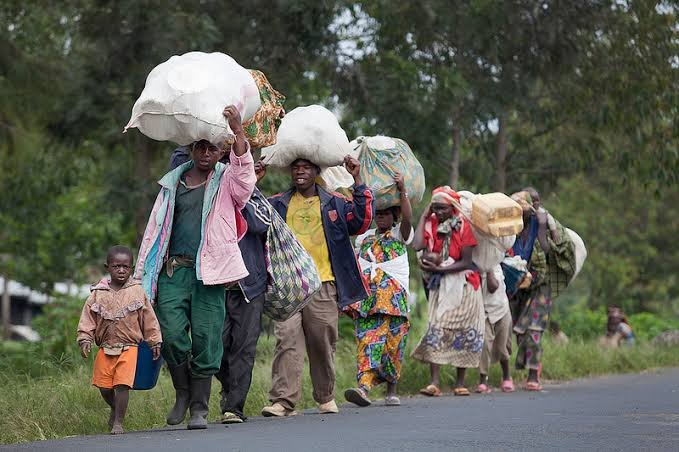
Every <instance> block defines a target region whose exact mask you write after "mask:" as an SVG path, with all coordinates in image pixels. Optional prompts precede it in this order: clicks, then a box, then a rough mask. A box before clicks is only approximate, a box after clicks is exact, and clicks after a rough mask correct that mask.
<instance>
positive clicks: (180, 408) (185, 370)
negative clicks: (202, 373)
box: [167, 362, 191, 425]
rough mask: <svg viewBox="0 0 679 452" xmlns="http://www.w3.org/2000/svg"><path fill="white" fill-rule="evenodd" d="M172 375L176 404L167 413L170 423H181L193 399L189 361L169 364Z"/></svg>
mask: <svg viewBox="0 0 679 452" xmlns="http://www.w3.org/2000/svg"><path fill="white" fill-rule="evenodd" d="M167 368H168V369H169V370H170V376H171V377H172V385H173V386H174V390H175V401H174V406H173V407H172V409H171V410H170V412H169V413H168V414H167V423H168V425H177V424H181V423H182V422H183V421H184V417H185V416H186V410H188V409H189V401H190V400H191V371H190V370H189V363H188V362H185V363H182V364H179V365H178V366H171V365H170V364H168V365H167Z"/></svg>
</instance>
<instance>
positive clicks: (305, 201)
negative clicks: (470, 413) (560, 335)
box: [78, 106, 558, 433]
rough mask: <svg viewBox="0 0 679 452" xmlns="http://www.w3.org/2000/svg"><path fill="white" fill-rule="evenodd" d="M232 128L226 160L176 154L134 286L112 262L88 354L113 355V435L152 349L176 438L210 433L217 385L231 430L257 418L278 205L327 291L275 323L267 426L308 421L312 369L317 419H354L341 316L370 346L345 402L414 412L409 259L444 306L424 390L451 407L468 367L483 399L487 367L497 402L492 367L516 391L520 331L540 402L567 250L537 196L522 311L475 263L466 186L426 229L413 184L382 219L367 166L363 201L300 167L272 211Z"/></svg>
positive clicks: (529, 198)
mask: <svg viewBox="0 0 679 452" xmlns="http://www.w3.org/2000/svg"><path fill="white" fill-rule="evenodd" d="M224 116H225V117H226V119H227V121H228V123H229V126H230V128H231V130H232V131H233V133H234V135H235V141H234V143H233V144H232V145H231V146H230V148H229V149H225V148H222V147H218V146H215V145H213V144H211V143H210V142H208V141H207V140H202V141H198V142H195V143H193V144H192V145H190V146H188V147H184V148H181V149H179V150H177V151H175V154H173V157H172V162H171V166H172V168H171V171H170V172H169V173H167V174H166V175H165V176H164V177H163V178H162V179H161V180H160V186H161V189H160V192H159V194H158V197H157V199H156V201H155V204H154V206H153V208H152V211H151V214H150V217H149V221H148V224H147V227H146V230H145V233H144V237H143V239H142V242H141V247H140V250H139V253H138V259H137V263H136V267H135V271H134V274H132V267H133V259H132V253H131V251H130V250H129V249H127V248H124V247H119V246H118V247H113V248H111V250H110V251H109V253H108V256H107V269H108V271H109V272H110V275H111V278H110V280H109V279H105V280H102V282H100V283H99V285H98V286H97V287H95V290H93V291H92V294H91V296H90V298H89V299H88V301H87V302H86V304H85V306H84V308H83V313H82V318H81V322H80V324H79V327H78V343H79V345H80V347H81V349H82V351H83V356H86V355H87V354H88V353H89V352H90V350H91V345H92V344H93V343H96V344H97V345H98V346H99V347H100V350H99V352H98V355H97V357H96V360H95V368H94V376H93V380H92V381H93V384H94V385H95V386H97V387H98V388H99V389H100V390H101V393H102V396H103V398H104V399H105V401H106V402H107V403H108V404H109V406H110V407H111V418H110V422H109V423H110V427H111V429H112V430H111V432H112V433H122V431H123V429H122V422H123V418H124V415H125V410H126V407H127V400H128V390H129V388H130V387H132V381H133V380H134V367H133V363H134V362H135V359H136V345H137V344H138V343H139V342H140V341H141V340H142V339H143V340H145V341H146V342H147V343H148V344H149V345H150V346H151V347H152V350H153V352H154V357H156V358H157V357H158V356H159V355H162V356H163V358H164V359H165V361H166V362H167V365H168V369H169V372H170V375H171V378H172V384H173V386H174V389H175V403H174V406H173V407H172V409H171V410H170V412H169V413H168V415H167V423H168V424H170V425H176V424H180V423H182V422H183V421H184V419H185V417H186V414H187V412H188V413H189V419H188V421H187V426H188V428H189V429H203V428H206V427H207V414H208V402H209V398H210V393H211V389H212V388H211V386H212V377H213V376H216V377H217V379H218V380H219V382H220V383H221V403H220V408H221V418H220V420H221V422H223V423H228V424H230V423H240V422H243V421H244V420H245V419H246V418H245V415H244V406H245V401H246V397H247V393H248V391H249V387H250V383H251V378H252V371H253V366H254V362H255V352H256V345H257V338H258V337H259V334H260V330H261V322H262V313H263V306H264V293H265V291H266V282H267V270H266V265H267V264H266V256H265V244H266V235H267V227H268V226H267V224H269V223H268V222H267V221H265V220H266V217H267V216H268V215H270V210H269V206H272V207H273V209H275V210H276V211H277V212H278V214H280V215H281V217H282V218H283V219H285V221H286V223H287V225H288V226H289V228H290V229H291V231H292V232H293V233H294V235H295V236H296V238H297V239H298V240H299V242H300V243H301V244H302V246H303V247H304V248H305V250H306V251H307V252H308V253H309V254H310V256H311V257H312V258H313V261H314V263H315V264H316V267H317V269H318V272H319V275H320V279H321V282H322V285H321V289H320V290H319V291H318V292H317V293H316V294H315V295H314V296H313V297H312V298H311V300H310V301H309V303H308V304H307V305H306V306H305V307H304V308H303V309H302V310H301V311H300V312H298V313H296V314H294V315H293V316H292V317H291V318H289V319H288V320H285V321H280V322H275V325H274V335H275V338H276V345H275V351H274V359H273V365H272V387H271V391H270V393H269V399H270V402H271V404H270V405H269V406H266V407H264V408H263V409H262V415H264V416H268V417H283V416H293V415H295V414H297V411H296V407H297V404H298V403H299V401H300V399H301V395H302V372H303V369H304V359H305V355H306V357H307V358H308V361H309V369H310V374H311V382H312V385H313V398H314V400H315V401H316V402H317V404H318V411H319V412H320V413H337V412H338V411H339V409H338V407H337V404H336V402H335V351H336V344H337V340H338V320H339V315H340V313H344V314H346V315H348V316H350V317H351V318H352V319H353V321H354V324H355V334H356V339H357V359H356V361H357V375H356V383H357V384H356V387H354V388H349V389H347V390H346V392H345V397H346V399H347V400H348V401H350V402H352V403H355V404H357V405H359V406H366V405H369V404H370V403H371V400H370V391H371V390H372V389H373V388H374V387H375V386H377V385H379V384H381V383H386V385H387V395H386V398H385V403H386V404H387V405H399V404H400V400H399V398H398V396H397V383H398V381H399V377H400V372H401V364H402V362H403V359H404V351H405V347H406V340H407V336H408V331H409V328H410V323H409V303H408V300H409V290H410V288H409V279H410V272H409V264H408V248H409V247H410V248H411V249H412V250H414V251H416V252H417V253H418V262H419V265H420V267H421V269H422V271H423V275H424V281H425V284H426V290H427V293H428V299H429V305H428V306H429V307H428V316H429V317H428V322H429V323H428V328H427V331H426V333H425V334H424V336H423V337H422V338H421V339H420V341H419V343H418V344H417V346H416V348H415V350H414V351H413V353H412V357H413V358H415V359H417V360H419V361H422V362H425V363H428V364H429V365H430V370H431V381H430V384H428V385H427V386H426V387H425V388H423V389H422V391H421V392H422V393H423V394H425V395H429V396H438V395H440V394H441V390H440V386H441V385H440V366H441V365H452V366H455V367H457V382H456V385H455V389H454V393H455V395H468V394H469V391H468V390H467V388H466V387H465V384H464V379H465V371H466V369H468V368H476V367H479V368H480V374H481V380H480V382H479V385H478V387H477V388H476V390H477V392H482V393H486V392H489V391H490V388H489V386H488V381H487V376H488V373H489V370H488V369H489V366H490V363H491V361H493V360H499V362H500V364H501V366H502V373H503V383H502V386H501V388H502V390H503V391H513V390H514V386H513V382H512V381H511V377H510V375H509V357H510V354H511V343H512V331H514V332H515V333H516V334H517V335H518V336H517V337H518V353H517V361H516V365H517V367H518V368H527V369H529V376H528V382H527V385H526V389H528V390H539V389H540V385H539V381H538V379H539V370H540V363H541V355H542V348H541V335H542V332H543V331H544V329H545V328H546V325H547V320H548V317H549V313H550V309H551V298H550V290H549V289H550V285H549V281H547V275H546V272H545V271H543V267H544V262H545V256H546V254H547V253H549V250H550V249H551V247H553V246H554V244H553V242H558V237H556V236H555V235H550V229H549V224H548V216H547V215H548V214H546V212H545V211H544V209H541V208H540V205H539V197H538V196H537V193H536V192H534V191H532V189H530V188H529V189H526V190H524V191H522V192H520V193H519V194H517V195H516V196H515V197H514V198H515V199H516V200H517V201H518V202H519V203H520V204H521V206H522V208H523V210H524V223H525V225H526V227H525V228H524V231H523V232H522V233H521V235H520V236H519V237H518V238H517V241H516V244H515V245H514V247H513V248H512V249H511V250H508V253H509V254H515V255H519V256H521V257H523V258H524V259H525V260H526V261H527V262H528V265H529V270H530V272H529V273H530V274H531V281H530V282H529V284H528V285H526V286H525V288H524V289H521V290H519V291H518V292H517V293H516V294H513V295H512V297H511V299H509V298H508V296H507V294H506V293H505V288H504V277H503V272H502V269H501V268H500V266H499V265H498V266H497V268H496V269H494V270H493V271H490V272H485V273H480V272H479V271H478V270H477V268H476V266H475V265H474V263H473V262H472V251H473V247H474V246H475V245H476V240H475V238H474V234H473V233H472V228H471V225H470V223H469V222H468V220H467V219H465V218H463V216H462V215H461V214H460V211H459V210H458V207H457V206H459V201H460V198H459V195H458V194H457V193H456V192H455V191H454V190H453V189H452V188H450V187H447V186H446V187H439V188H437V189H435V190H434V191H433V193H432V201H431V204H430V205H429V206H428V208H426V209H425V211H424V213H423V214H422V216H421V217H420V219H419V221H418V223H417V224H416V227H415V228H413V223H412V209H411V205H410V201H409V199H408V195H407V190H406V189H405V187H404V180H403V176H402V175H400V174H396V175H395V179H394V183H395V185H396V187H397V188H398V189H399V192H400V206H399V207H390V208H387V209H384V210H377V211H375V208H374V202H373V201H374V200H373V194H372V192H371V189H370V188H369V187H368V186H366V185H365V184H364V183H363V181H362V180H361V177H360V172H359V162H358V161H357V160H356V159H355V158H353V157H351V156H347V157H346V158H345V160H344V166H345V168H346V169H347V171H348V172H349V173H350V174H351V176H352V177H353V179H354V184H353V193H352V197H351V199H348V198H345V197H344V196H342V195H339V194H337V193H332V192H329V191H326V189H324V188H323V186H322V184H319V183H318V177H319V175H320V171H321V169H320V168H319V166H318V165H316V164H315V163H314V162H311V161H309V160H304V159H298V160H296V161H294V162H293V164H292V165H291V168H290V176H291V181H292V184H291V188H290V190H288V191H287V192H285V193H281V194H278V195H275V196H272V197H270V198H269V199H268V201H267V200H266V199H265V198H264V196H263V195H262V193H261V192H260V191H259V190H258V189H257V187H256V182H257V181H258V180H260V179H261V178H262V177H265V175H266V168H265V167H264V165H263V164H262V163H261V162H255V161H254V160H253V157H252V152H251V149H250V145H249V144H248V141H247V140H246V138H245V134H244V132H243V127H242V125H241V120H240V115H239V113H238V110H237V109H236V108H235V107H233V106H229V107H227V108H225V110H224ZM373 221H374V227H372V228H371V225H372V223H373ZM354 236H357V237H356V239H355V241H354V240H352V237H354ZM550 240H551V241H552V242H550ZM152 304H153V307H151V305H152ZM510 306H511V307H512V308H513V309H512V310H511V311H513V312H514V316H513V317H512V314H511V313H510Z"/></svg>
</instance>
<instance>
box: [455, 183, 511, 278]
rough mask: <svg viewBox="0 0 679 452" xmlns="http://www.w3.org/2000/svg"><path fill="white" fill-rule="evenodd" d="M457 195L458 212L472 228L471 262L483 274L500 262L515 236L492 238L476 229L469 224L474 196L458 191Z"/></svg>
mask: <svg viewBox="0 0 679 452" xmlns="http://www.w3.org/2000/svg"><path fill="white" fill-rule="evenodd" d="M457 194H458V195H460V211H461V213H462V216H463V217H464V218H465V219H467V220H468V221H467V224H469V225H470V226H471V227H472V232H473V233H474V238H475V239H476V242H477V245H476V246H475V247H474V251H473V252H472V261H473V262H474V264H476V266H477V267H478V268H479V270H481V271H484V272H488V271H492V270H493V269H494V268H495V267H496V266H497V265H498V264H499V263H500V262H502V260H503V259H504V257H505V252H506V251H507V250H508V249H509V248H511V247H512V246H513V245H514V241H515V240H516V236H515V235H509V236H505V237H493V236H491V235H489V234H486V233H484V232H483V231H482V230H480V229H478V228H477V227H476V226H474V224H473V223H472V222H471V216H472V204H473V201H474V198H475V197H476V195H475V194H474V193H471V192H469V191H459V192H457Z"/></svg>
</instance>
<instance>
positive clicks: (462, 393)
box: [453, 386, 469, 396]
mask: <svg viewBox="0 0 679 452" xmlns="http://www.w3.org/2000/svg"><path fill="white" fill-rule="evenodd" d="M453 394H455V395H456V396H468V395H469V389H467V388H465V387H464V386H463V387H459V388H455V389H453Z"/></svg>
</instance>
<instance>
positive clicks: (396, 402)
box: [384, 396, 401, 406]
mask: <svg viewBox="0 0 679 452" xmlns="http://www.w3.org/2000/svg"><path fill="white" fill-rule="evenodd" d="M384 404H385V405H386V406H400V405H401V399H399V398H398V397H396V396H387V397H385V398H384Z"/></svg>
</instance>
